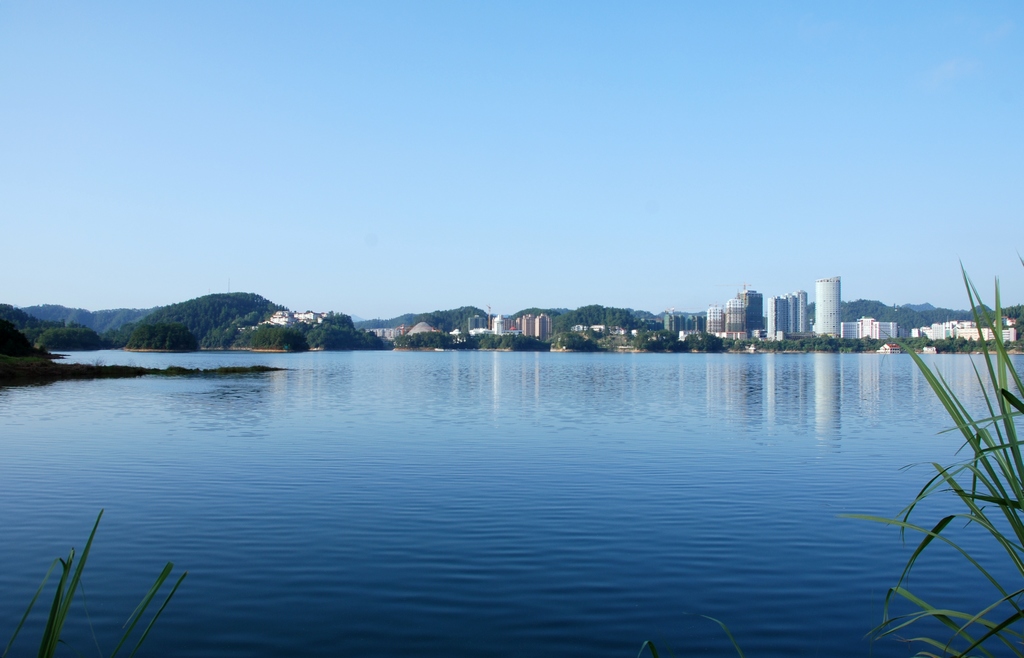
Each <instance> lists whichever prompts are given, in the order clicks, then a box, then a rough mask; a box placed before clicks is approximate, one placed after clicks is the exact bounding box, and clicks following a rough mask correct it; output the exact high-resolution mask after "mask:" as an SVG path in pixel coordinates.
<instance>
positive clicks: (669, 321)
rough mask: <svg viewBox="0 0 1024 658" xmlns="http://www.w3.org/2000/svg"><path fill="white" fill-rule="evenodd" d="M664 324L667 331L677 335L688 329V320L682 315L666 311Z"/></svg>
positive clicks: (663, 319) (663, 318)
mask: <svg viewBox="0 0 1024 658" xmlns="http://www.w3.org/2000/svg"><path fill="white" fill-rule="evenodd" d="M662 324H663V325H664V329H665V331H671V332H672V333H676V332H679V331H683V330H685V329H686V318H684V317H683V316H682V315H677V314H675V313H669V312H668V311H665V315H664V316H663V317H662Z"/></svg>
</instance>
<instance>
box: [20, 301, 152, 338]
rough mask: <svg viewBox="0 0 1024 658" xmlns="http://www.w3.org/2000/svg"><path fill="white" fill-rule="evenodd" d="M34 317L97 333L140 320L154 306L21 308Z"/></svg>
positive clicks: (150, 311) (45, 306) (45, 305)
mask: <svg viewBox="0 0 1024 658" xmlns="http://www.w3.org/2000/svg"><path fill="white" fill-rule="evenodd" d="M21 310H22V311H24V312H26V313H28V314H29V315H31V316H32V317H34V318H39V319H40V320H47V321H50V322H59V323H61V324H62V325H63V324H65V323H66V324H80V325H82V326H83V327H89V328H90V329H92V330H93V331H95V332H97V333H103V332H104V331H108V330H110V329H119V328H121V327H123V326H124V325H126V324H128V323H129V322H138V321H139V320H141V319H142V318H144V317H146V316H147V315H149V314H150V313H152V312H153V311H154V310H155V309H152V308H115V309H109V310H104V311H87V310H85V309H84V308H68V307H67V306H61V305H59V304H43V305H41V306H26V307H24V308H22V309H21Z"/></svg>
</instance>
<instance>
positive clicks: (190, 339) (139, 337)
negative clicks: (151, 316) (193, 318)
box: [125, 322, 199, 352]
mask: <svg viewBox="0 0 1024 658" xmlns="http://www.w3.org/2000/svg"><path fill="white" fill-rule="evenodd" d="M125 349H126V350H159V351H161V352H194V351H195V350H197V349H199V342H198V341H197V340H196V337H195V336H193V335H192V332H190V331H189V330H188V327H186V326H185V325H183V324H181V323H177V322H175V323H159V324H148V323H143V324H140V325H138V326H137V327H135V330H134V331H132V335H131V336H130V337H129V338H128V343H127V344H126V345H125Z"/></svg>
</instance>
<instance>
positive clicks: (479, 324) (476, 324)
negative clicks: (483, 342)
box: [469, 315, 487, 331]
mask: <svg viewBox="0 0 1024 658" xmlns="http://www.w3.org/2000/svg"><path fill="white" fill-rule="evenodd" d="M486 328H487V318H485V317H482V316H480V315H474V316H473V317H471V318H470V319H469V330H470V331H473V330H474V329H486Z"/></svg>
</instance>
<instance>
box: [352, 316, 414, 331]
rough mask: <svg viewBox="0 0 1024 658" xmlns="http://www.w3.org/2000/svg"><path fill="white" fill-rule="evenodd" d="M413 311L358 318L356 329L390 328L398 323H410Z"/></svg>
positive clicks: (398, 324)
mask: <svg viewBox="0 0 1024 658" xmlns="http://www.w3.org/2000/svg"><path fill="white" fill-rule="evenodd" d="M414 317H416V314H415V313H405V314H404V315H399V316H396V317H393V318H388V319H386V320H385V319H384V318H374V319H372V320H360V321H359V322H356V323H355V328H356V329H391V328H393V327H397V326H400V325H403V324H404V325H411V324H412V319H413V318H414Z"/></svg>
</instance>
